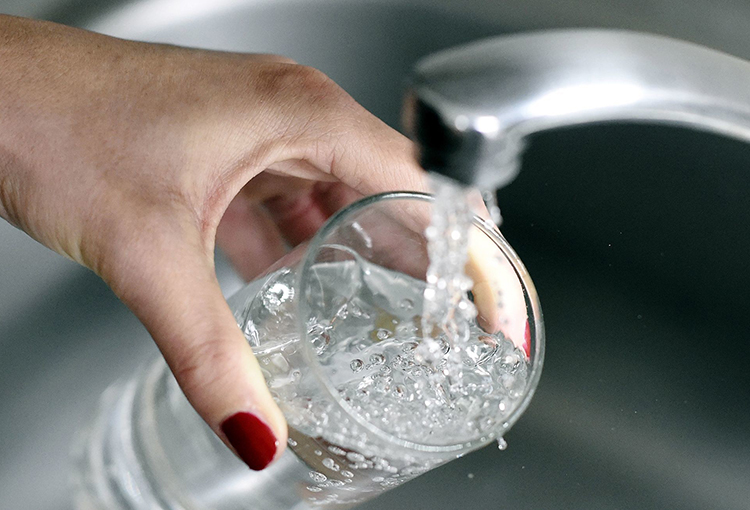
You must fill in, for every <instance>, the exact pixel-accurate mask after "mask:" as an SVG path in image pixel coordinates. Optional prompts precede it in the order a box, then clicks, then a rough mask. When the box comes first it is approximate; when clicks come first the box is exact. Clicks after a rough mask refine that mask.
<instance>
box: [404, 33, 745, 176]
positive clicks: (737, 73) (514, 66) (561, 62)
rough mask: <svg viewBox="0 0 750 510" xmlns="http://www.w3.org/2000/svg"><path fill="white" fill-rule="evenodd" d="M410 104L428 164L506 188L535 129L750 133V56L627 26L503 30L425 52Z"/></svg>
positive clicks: (409, 121) (412, 127)
mask: <svg viewBox="0 0 750 510" xmlns="http://www.w3.org/2000/svg"><path fill="white" fill-rule="evenodd" d="M403 113H404V126H405V128H406V131H407V133H408V134H409V135H410V136H411V138H412V139H413V140H414V141H415V142H416V145H417V150H418V158H419V161H420V163H421V165H422V167H423V168H425V169H427V170H430V171H434V172H437V173H440V174H443V175H445V176H448V177H450V178H453V179H454V180H457V181H459V182H461V183H464V184H467V185H475V186H478V187H480V188H482V189H497V188H499V187H502V186H504V185H505V184H507V183H508V182H510V181H511V180H512V179H513V178H514V177H515V176H516V174H517V172H518V169H519V163H520V158H521V153H522V152H523V148H524V146H525V143H526V140H527V138H528V136H529V135H530V134H532V133H536V132H539V131H544V130H547V129H552V128H557V127H563V126H572V125H580V124H588V123H594V122H609V121H621V122H623V121H624V122H648V123H664V124H673V125H681V126H690V127H693V128H696V129H699V130H704V131H710V132H714V133H719V134H723V135H727V136H730V137H733V138H738V139H740V140H744V141H747V142H750V62H747V61H745V60H742V59H739V58H736V57H733V56H730V55H727V54H725V53H721V52H718V51H714V50H710V49H708V48H705V47H702V46H698V45H695V44H692V43H687V42H684V41H679V40H675V39H670V38H667V37H662V36H655V35H647V34H641V33H635V32H627V31H616V30H556V31H547V32H538V33H530V34H522V35H511V36H502V37H497V38H492V39H487V40H483V41H479V42H476V43H472V44H469V45H466V46H461V47H457V48H453V49H449V50H445V51H442V52H440V53H437V54H434V55H432V56H429V57H427V58H425V59H423V60H422V61H420V62H419V63H418V64H417V66H416V69H415V71H414V73H413V75H412V77H411V79H410V81H409V87H408V90H407V94H406V100H405V103H404V110H403Z"/></svg>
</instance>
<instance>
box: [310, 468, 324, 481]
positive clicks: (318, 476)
mask: <svg viewBox="0 0 750 510" xmlns="http://www.w3.org/2000/svg"><path fill="white" fill-rule="evenodd" d="M309 474H310V478H312V480H313V482H317V483H323V482H325V481H326V480H328V477H327V476H326V475H324V474H323V473H319V472H318V471H310V473H309Z"/></svg>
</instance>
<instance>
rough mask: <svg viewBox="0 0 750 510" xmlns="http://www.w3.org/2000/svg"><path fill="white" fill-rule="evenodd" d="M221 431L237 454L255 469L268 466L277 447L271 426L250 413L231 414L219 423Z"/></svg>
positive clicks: (276, 440) (277, 442) (258, 469)
mask: <svg viewBox="0 0 750 510" xmlns="http://www.w3.org/2000/svg"><path fill="white" fill-rule="evenodd" d="M221 431H222V432H223V433H224V435H225V436H227V439H228V440H229V443H230V444H231V445H232V447H233V448H234V450H235V451H236V452H237V455H239V456H240V458H241V459H242V460H243V461H244V462H245V464H247V465H248V466H249V467H250V469H253V470H255V471H260V470H261V469H263V468H265V467H266V466H268V465H269V464H270V463H271V461H272V460H273V457H274V455H276V450H277V449H278V447H279V441H278V439H276V436H275V435H274V434H273V432H272V431H271V428H270V427H269V426H268V425H266V424H265V422H263V421H262V420H261V419H260V418H258V417H257V416H255V415H254V414H251V413H237V414H233V415H232V416H230V417H229V418H227V419H226V420H224V423H222V424H221Z"/></svg>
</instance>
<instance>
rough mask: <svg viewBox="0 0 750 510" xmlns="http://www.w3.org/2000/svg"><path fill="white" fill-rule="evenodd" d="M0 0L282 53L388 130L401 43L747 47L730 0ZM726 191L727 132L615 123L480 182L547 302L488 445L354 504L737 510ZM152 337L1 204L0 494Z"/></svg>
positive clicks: (50, 477) (741, 177) (738, 151)
mask: <svg viewBox="0 0 750 510" xmlns="http://www.w3.org/2000/svg"><path fill="white" fill-rule="evenodd" d="M0 12H2V13H7V14H17V15H23V16H30V17H37V18H43V19H49V20H53V21H58V22H62V23H66V24H70V25H75V26H80V27H84V28H88V29H91V30H96V31H100V32H104V33H108V34H112V35H116V36H119V37H125V38H133V39H141V40H150V41H163V42H172V43H175V44H184V45H190V46H200V47H209V48H215V49H226V50H235V51H249V52H273V53H280V54H284V55H287V56H289V57H292V58H294V59H296V60H297V61H299V62H301V63H303V64H307V65H311V66H314V67H317V68H319V69H322V70H323V71H325V72H326V73H327V74H328V75H329V76H331V77H332V78H333V79H334V80H335V81H337V82H338V83H339V84H340V85H342V86H343V87H344V88H345V89H346V90H347V91H349V93H351V94H352V95H353V96H354V97H355V98H356V99H357V100H359V101H360V102H361V103H362V104H363V105H364V106H365V107H367V108H368V109H370V110H371V111H373V112H374V113H375V114H376V115H378V116H379V117H381V118H382V119H384V120H385V121H386V122H388V123H390V124H391V125H393V126H394V127H398V119H399V109H400V104H401V94H402V91H403V81H404V78H405V76H406V75H407V73H408V72H409V70H410V68H411V66H412V65H413V63H414V62H415V61H416V60H417V59H418V58H419V57H421V56H423V55H425V54H427V53H430V52H433V51H435V50H438V49H441V48H445V47H448V46H452V45H455V44H458V43H462V42H466V41H470V40H474V39H477V38H481V37H485V36H491V35H498V34H503V33H511V32H519V31H528V30H537V29H548V28H556V27H618V28H628V29H633V30H640V31H647V32H653V33H659V34H665V35H670V36H673V37H678V38H681V39H685V40H689V41H694V42H697V43H701V44H704V45H706V46H709V47H712V48H715V49H720V50H723V51H726V52H728V53H732V54H734V55H737V56H740V57H744V58H750V36H749V35H748V34H750V30H749V29H748V27H749V26H750V3H748V2H746V1H744V0H680V1H678V0H636V1H633V0H630V1H616V0H612V1H606V2H603V1H601V0H572V1H567V2H555V1H551V0H506V1H504V2H497V1H490V0H484V1H482V0H462V1H457V0H454V1H448V0H445V1H442V0H340V1H336V0H307V1H302V0H274V1H271V0H213V1H207V0H142V1H132V2H126V1H122V2H118V1H114V0H102V1H93V0H92V1H86V0H81V1H62V0H58V1H55V0H0ZM717 86H720V84H717ZM748 86H750V84H748ZM0 100H1V99H0ZM748 197H750V146H747V145H743V144H741V143H739V142H735V141H732V140H727V139H724V138H720V137H717V136H713V135H707V134H702V133H698V132H693V131H689V130H683V129H677V128H665V127H655V126H643V125H615V124H613V125H604V126H596V127H579V128H575V129H564V130H556V131H552V132H547V133H544V134H541V135H538V136H535V137H534V138H533V140H532V143H531V144H530V147H529V150H528V151H527V153H526V156H525V159H524V163H523V168H522V171H521V174H520V176H519V178H518V179H517V180H516V181H515V182H514V183H512V184H511V185H510V186H508V187H507V188H505V189H503V190H501V191H500V193H499V200H500V205H501V208H502V210H503V216H504V219H505V223H504V225H503V231H504V233H505V235H506V237H507V238H508V239H509V241H510V242H511V244H512V245H513V246H514V247H515V248H516V250H517V251H518V252H519V254H520V256H521V258H522V260H523V261H524V262H525V263H526V265H527V267H528V268H529V271H530V273H531V275H532V277H533V279H534V280H535V282H536V285H537V289H538V291H539V294H540V297H541V300H542V307H543V310H544V313H545V322H546V328H547V359H546V364H545V370H544V374H543V376H542V381H541V384H540V386H539V389H538V391H537V395H536V397H535V400H534V401H533V402H532V404H531V406H530V408H529V410H528V412H527V413H526V415H524V417H523V418H522V419H521V420H520V421H519V422H518V424H517V425H516V426H515V428H514V429H513V430H512V431H511V432H510V433H509V434H508V435H507V436H506V439H507V440H508V444H509V447H508V449H507V450H506V451H504V452H500V451H498V450H497V449H496V448H494V447H488V448H486V449H484V450H482V451H479V452H475V453H474V454H471V455H469V456H467V457H465V458H462V459H460V460H458V461H455V462H452V463H450V464H449V465H447V466H445V467H443V468H441V469H438V470H435V471H433V472H430V473H428V474H427V475H424V476H422V477H420V478H418V479H417V480H414V481H412V482H410V483H408V484H406V485H405V486H403V487H400V488H398V489H395V490H393V491H391V492H389V493H387V494H385V495H384V496H382V497H380V498H379V499H377V500H375V501H372V502H370V503H368V504H366V505H364V506H363V507H362V508H363V510H376V509H400V508H404V509H407V508H408V509H410V510H422V509H425V510H426V509H431V510H443V509H444V510H453V509H464V508H498V509H504V510H515V509H526V510H543V509H597V510H609V509H612V510H615V509H619V510H625V509H640V510H643V509H667V508H669V509H671V508H681V509H691V510H692V509H695V510H703V509H712V510H739V509H750V370H749V369H748V366H750V342H749V341H748V339H749V338H750V318H749V315H748V314H747V312H746V309H747V299H748V291H747V289H748V288H750V265H749V264H748V257H749V256H750V200H749V199H748ZM217 271H218V274H219V277H220V280H221V281H222V284H223V285H224V288H225V291H226V292H227V293H228V294H231V293H232V292H233V291H234V290H236V289H237V288H238V287H239V285H240V284H241V282H240V281H239V279H238V278H237V276H236V275H235V274H234V273H233V272H232V270H231V269H230V268H229V267H228V265H227V264H226V262H225V261H224V260H223V259H222V257H221V255H219V258H218V269H217ZM155 352H156V350H155V348H154V347H153V346H152V345H151V341H150V339H149V337H148V335H147V334H146V332H145V330H144V329H143V328H142V326H140V324H139V323H138V322H137V320H135V318H134V317H133V316H132V315H131V314H130V313H129V312H128V310H127V309H126V308H125V307H124V306H123V305H122V304H120V303H119V302H118V301H117V299H116V298H115V297H114V296H113V295H112V294H111V292H110V291H109V290H108V289H107V288H106V287H105V286H104V284H103V283H101V281H99V280H98V278H96V277H95V276H94V275H93V274H92V273H90V272H88V271H87V270H84V269H81V268H79V267H77V266H76V265H74V264H73V263H71V262H69V261H67V260H65V259H63V258H62V257H59V256H57V255H55V254H53V253H52V252H50V251H48V250H46V249H45V248H42V247H41V246H39V245H37V244H36V243H34V242H33V241H32V240H30V239H29V238H28V237H27V236H25V235H24V234H22V233H21V232H19V231H17V230H15V229H13V228H12V227H10V226H8V225H7V224H5V223H0V509H2V510H22V509H23V510H26V509H29V510H34V509H39V510H54V509H63V510H72V505H71V502H70V496H69V491H68V487H67V477H68V474H69V473H68V448H69V443H70V440H71V438H72V436H73V434H74V432H75V430H77V429H78V428H79V427H80V426H81V425H82V424H83V423H84V422H85V421H86V420H87V419H88V416H89V415H90V413H91V412H92V410H93V408H94V406H95V405H96V402H97V399H98V397H99V395H100V394H101V392H102V391H103V390H104V389H105V388H106V387H107V385H108V384H109V383H110V382H111V381H113V380H114V379H115V378H117V377H120V376H123V375H126V374H129V373H130V372H132V371H133V369H134V367H136V366H138V365H139V364H140V363H142V362H143V361H144V360H146V359H148V358H149V357H151V356H153V355H154V353H155ZM252 507H253V506H252V503H250V504H249V508H252Z"/></svg>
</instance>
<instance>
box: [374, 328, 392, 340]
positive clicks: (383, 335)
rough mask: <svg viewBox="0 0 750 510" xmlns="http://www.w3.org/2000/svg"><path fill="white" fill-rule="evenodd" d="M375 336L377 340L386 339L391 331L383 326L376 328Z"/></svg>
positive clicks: (390, 334)
mask: <svg viewBox="0 0 750 510" xmlns="http://www.w3.org/2000/svg"><path fill="white" fill-rule="evenodd" d="M375 336H376V337H377V338H378V340H388V339H389V338H390V337H391V336H392V333H391V332H390V331H389V330H387V329H385V328H378V330H377V331H376V332H375Z"/></svg>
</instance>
